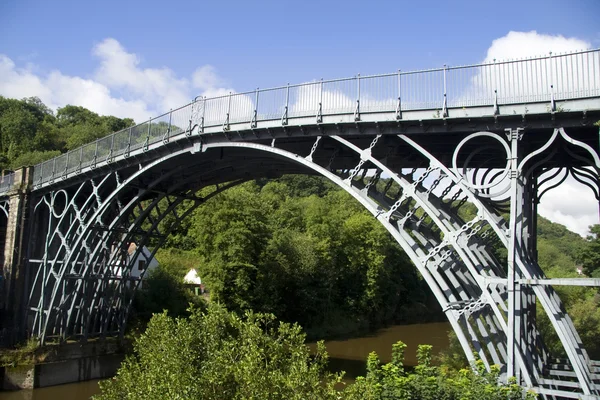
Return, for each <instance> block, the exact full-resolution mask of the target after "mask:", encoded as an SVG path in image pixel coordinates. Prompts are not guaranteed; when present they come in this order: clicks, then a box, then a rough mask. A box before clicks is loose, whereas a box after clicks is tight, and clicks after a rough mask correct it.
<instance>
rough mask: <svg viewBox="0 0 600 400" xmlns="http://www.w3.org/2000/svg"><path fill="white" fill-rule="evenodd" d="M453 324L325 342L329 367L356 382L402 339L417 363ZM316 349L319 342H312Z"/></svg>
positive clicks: (71, 391)
mask: <svg viewBox="0 0 600 400" xmlns="http://www.w3.org/2000/svg"><path fill="white" fill-rule="evenodd" d="M450 329H451V327H450V324H449V323H447V322H435V323H429V324H415V325H394V326H390V327H388V328H383V329H380V330H378V331H376V332H373V333H372V334H370V335H367V336H363V337H359V338H353V339H344V340H330V341H326V342H325V346H326V347H327V352H328V353H329V357H330V359H329V366H330V369H331V370H332V371H334V372H338V371H342V370H343V371H346V376H345V378H346V379H345V380H346V381H347V382H348V381H352V380H353V379H354V378H356V377H357V376H359V375H364V373H365V365H366V364H365V363H366V360H367V356H368V355H369V353H370V352H372V351H375V352H377V354H378V355H379V358H380V359H381V361H382V362H389V361H390V360H391V357H392V345H393V344H394V343H396V342H397V341H398V340H402V341H403V342H404V343H406V345H407V348H406V351H405V363H404V364H405V365H408V366H414V365H416V364H417V358H416V350H417V346H418V345H419V344H430V345H432V346H433V353H434V354H437V353H439V352H440V350H442V349H445V348H447V347H448V332H449V331H450ZM309 346H310V347H311V348H314V346H315V344H314V343H313V344H309ZM97 393H99V388H98V381H87V382H80V383H71V384H68V385H59V386H53V387H48V388H42V389H34V390H21V391H18V392H0V400H56V399H69V400H84V399H89V398H90V396H92V395H94V394H97Z"/></svg>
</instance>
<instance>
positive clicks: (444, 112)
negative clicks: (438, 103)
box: [442, 64, 448, 118]
mask: <svg viewBox="0 0 600 400" xmlns="http://www.w3.org/2000/svg"><path fill="white" fill-rule="evenodd" d="M447 70H448V66H447V65H446V64H444V104H443V106H442V118H447V117H448V92H447V91H446V71H447Z"/></svg>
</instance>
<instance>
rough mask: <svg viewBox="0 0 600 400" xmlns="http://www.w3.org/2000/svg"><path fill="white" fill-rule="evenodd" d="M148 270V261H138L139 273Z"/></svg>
mask: <svg viewBox="0 0 600 400" xmlns="http://www.w3.org/2000/svg"><path fill="white" fill-rule="evenodd" d="M145 269H146V260H138V271H143V270H145Z"/></svg>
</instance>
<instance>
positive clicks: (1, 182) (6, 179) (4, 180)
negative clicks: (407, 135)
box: [0, 172, 15, 193]
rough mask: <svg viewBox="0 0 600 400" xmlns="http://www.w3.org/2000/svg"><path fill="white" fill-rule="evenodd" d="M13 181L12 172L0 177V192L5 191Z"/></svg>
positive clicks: (13, 175)
mask: <svg viewBox="0 0 600 400" xmlns="http://www.w3.org/2000/svg"><path fill="white" fill-rule="evenodd" d="M14 182H15V174H14V172H11V173H8V174H6V175H4V176H2V177H1V178H0V193H6V192H8V191H9V190H10V188H11V187H12V185H13V183H14Z"/></svg>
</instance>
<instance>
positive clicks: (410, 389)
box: [343, 342, 536, 400]
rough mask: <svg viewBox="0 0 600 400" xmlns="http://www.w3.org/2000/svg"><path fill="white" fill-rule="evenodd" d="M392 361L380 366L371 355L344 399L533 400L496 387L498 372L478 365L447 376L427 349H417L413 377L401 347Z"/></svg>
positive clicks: (514, 390)
mask: <svg viewBox="0 0 600 400" xmlns="http://www.w3.org/2000/svg"><path fill="white" fill-rule="evenodd" d="M394 348H395V349H397V350H394V359H393V360H392V362H391V363H388V364H384V365H381V363H380V362H379V359H378V357H377V354H375V353H371V354H370V355H369V358H368V361H367V375H366V377H359V378H357V379H356V383H355V384H354V385H350V386H349V387H348V388H347V389H346V390H345V391H344V392H343V397H344V398H345V399H349V400H350V399H369V400H380V399H381V400H383V399H390V400H391V399H394V400H403V399H406V400H413V399H424V400H438V399H444V400H446V399H447V400H451V399H461V400H463V399H464V400H470V399H473V400H476V399H477V400H479V399H486V400H492V399H494V400H495V399H497V400H500V399H502V400H506V399H515V400H517V399H523V398H525V399H531V400H533V399H535V398H536V395H535V394H534V393H532V392H525V390H524V389H523V388H522V387H520V386H518V385H516V384H514V380H513V381H511V382H509V383H508V384H498V377H499V375H500V369H499V368H498V367H497V366H494V367H493V368H492V371H491V372H487V371H486V369H485V367H484V365H483V363H482V362H481V361H479V362H477V364H476V365H475V366H474V368H473V369H472V368H465V369H462V370H460V371H458V372H448V371H447V370H445V369H442V368H440V367H437V366H433V365H432V364H431V346H427V345H421V346H419V348H418V350H417V358H418V360H419V364H418V365H417V367H415V370H414V373H410V374H409V373H407V372H406V371H405V370H404V368H403V366H402V361H403V355H402V352H403V351H404V348H405V345H404V343H402V342H398V343H397V344H396V345H394Z"/></svg>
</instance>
